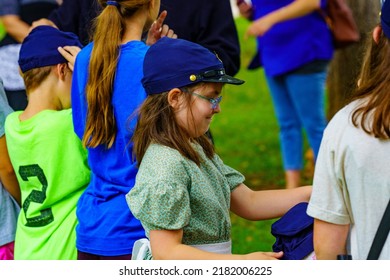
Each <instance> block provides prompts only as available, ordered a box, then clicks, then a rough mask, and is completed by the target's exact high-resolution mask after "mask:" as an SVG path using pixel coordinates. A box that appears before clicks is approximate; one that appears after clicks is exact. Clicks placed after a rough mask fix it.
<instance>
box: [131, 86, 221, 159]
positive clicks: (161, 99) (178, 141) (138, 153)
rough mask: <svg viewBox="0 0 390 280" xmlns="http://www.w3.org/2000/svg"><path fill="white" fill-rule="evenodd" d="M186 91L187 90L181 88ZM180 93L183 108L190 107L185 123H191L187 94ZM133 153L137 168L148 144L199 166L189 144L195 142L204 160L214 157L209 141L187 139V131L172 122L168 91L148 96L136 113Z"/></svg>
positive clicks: (202, 138)
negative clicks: (161, 146)
mask: <svg viewBox="0 0 390 280" xmlns="http://www.w3.org/2000/svg"><path fill="white" fill-rule="evenodd" d="M185 90H187V89H185ZM182 94H184V96H185V98H184V100H185V102H186V106H188V107H189V108H190V110H189V112H190V114H189V116H188V118H189V121H191V120H193V115H192V110H191V103H192V102H193V98H192V96H191V95H190V94H185V93H182ZM132 141H133V144H134V146H133V154H134V156H135V158H136V160H137V164H138V165H140V164H141V161H142V158H143V157H144V155H145V152H146V150H147V148H148V147H149V145H150V144H152V143H156V144H160V145H164V146H167V147H170V148H172V149H175V150H177V151H179V152H180V154H181V155H183V156H184V157H186V158H188V159H189V160H192V161H193V162H195V163H196V164H197V165H200V163H201V158H200V156H199V154H198V152H197V151H196V150H195V149H194V148H193V146H192V145H191V143H192V142H195V143H198V144H199V145H200V146H201V147H202V148H203V150H204V152H205V154H206V156H207V157H208V158H210V159H211V158H212V157H213V156H214V146H213V145H212V143H211V141H210V140H209V139H208V138H207V137H206V136H205V135H202V136H200V137H197V138H191V137H190V136H189V134H188V132H187V131H186V130H185V129H183V128H182V127H180V126H179V125H178V123H177V121H176V118H175V114H174V110H173V108H172V107H171V106H170V105H169V103H168V92H165V93H161V94H154V95H149V96H148V97H147V98H146V100H145V101H144V103H143V104H142V105H141V107H140V109H139V110H138V121H137V125H136V127H135V131H134V134H133V138H132Z"/></svg>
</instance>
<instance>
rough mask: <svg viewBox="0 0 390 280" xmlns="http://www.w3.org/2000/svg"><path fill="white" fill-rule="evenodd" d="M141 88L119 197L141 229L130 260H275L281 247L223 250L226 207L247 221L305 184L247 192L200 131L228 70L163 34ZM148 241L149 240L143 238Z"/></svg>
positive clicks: (267, 213) (283, 206)
mask: <svg viewBox="0 0 390 280" xmlns="http://www.w3.org/2000/svg"><path fill="white" fill-rule="evenodd" d="M143 71H144V77H143V79H142V83H143V86H144V87H145V90H146V93H147V94H148V97H147V99H146V100H145V102H144V103H143V104H142V106H141V108H140V109H139V115H138V122H137V126H136V129H135V132H134V136H133V141H134V142H133V143H134V154H135V158H136V160H137V162H138V164H139V171H138V174H137V177H136V183H135V186H134V188H133V189H132V190H131V191H130V192H129V193H128V194H127V197H126V198H127V202H128V205H129V207H130V209H131V212H132V213H133V214H134V216H135V217H136V218H137V219H139V220H140V221H141V223H142V225H143V227H144V228H145V231H146V235H147V238H148V239H143V240H139V241H138V242H137V243H136V245H135V249H134V250H133V257H134V258H135V259H144V258H146V259H148V258H153V259H278V258H281V257H282V255H283V253H282V252H275V253H274V252H268V253H264V252H256V253H251V254H247V255H232V253H231V238H230V230H231V222H230V216H229V215H230V212H229V210H231V211H232V212H233V213H235V214H237V215H239V216H241V217H243V218H246V219H250V220H262V219H271V218H275V217H280V216H282V215H283V214H284V213H285V212H286V211H287V210H288V209H289V208H291V207H292V206H293V205H295V204H296V203H298V202H301V201H308V199H309V196H310V192H311V187H301V188H298V189H294V190H270V191H258V192H255V191H252V190H250V189H249V188H248V187H247V186H246V185H245V184H244V183H243V182H244V180H245V178H244V176H243V175H242V174H240V173H239V172H238V171H236V170H234V169H232V168H231V167H229V166H227V165H225V164H224V163H223V162H222V160H221V159H220V158H219V157H218V155H217V154H216V153H215V151H214V147H213V145H212V143H211V142H210V140H209V139H208V138H207V137H206V136H205V135H204V134H205V132H206V131H207V130H208V129H209V126H210V123H211V121H212V119H213V117H214V115H215V114H217V113H219V112H220V110H221V108H220V106H219V104H220V102H221V100H222V95H221V91H222V87H223V85H224V84H236V85H238V84H242V83H243V82H244V81H242V80H239V79H236V78H233V77H231V76H228V75H227V74H226V73H225V69H224V67H223V64H222V62H221V61H220V60H219V58H218V57H217V56H216V55H214V54H213V53H211V52H210V51H209V50H207V49H205V48H204V47H202V46H200V45H198V44H195V43H192V42H189V41H186V40H181V39H176V40H174V39H169V38H163V39H161V40H160V41H158V42H157V43H156V44H155V45H153V46H151V47H150V49H149V50H148V52H147V53H146V56H145V61H144V65H143ZM149 241H150V244H149Z"/></svg>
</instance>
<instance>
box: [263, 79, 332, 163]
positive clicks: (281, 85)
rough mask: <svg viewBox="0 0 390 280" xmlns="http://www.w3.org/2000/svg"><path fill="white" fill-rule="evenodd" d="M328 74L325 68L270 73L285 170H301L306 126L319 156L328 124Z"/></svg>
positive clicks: (308, 135)
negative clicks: (326, 113)
mask: <svg viewBox="0 0 390 280" xmlns="http://www.w3.org/2000/svg"><path fill="white" fill-rule="evenodd" d="M326 75H327V73H326V71H323V72H316V73H304V74H302V73H299V74H297V73H295V74H294V73H289V74H286V75H282V76H278V77H269V76H267V82H268V86H269V89H270V91H271V95H272V99H273V103H274V107H275V113H276V117H277V119H278V123H279V128H280V141H281V149H282V157H283V165H284V169H285V170H301V169H302V166H303V131H302V130H303V129H304V130H305V132H306V135H307V137H308V142H309V145H310V147H311V148H312V150H313V152H314V156H315V158H317V155H318V149H319V147H320V143H321V139H322V134H323V131H324V129H325V126H326V123H327V120H326V117H325V106H324V97H325V81H326Z"/></svg>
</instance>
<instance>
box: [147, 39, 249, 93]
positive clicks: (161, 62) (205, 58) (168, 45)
mask: <svg viewBox="0 0 390 280" xmlns="http://www.w3.org/2000/svg"><path fill="white" fill-rule="evenodd" d="M143 72H144V77H143V78H142V85H143V86H144V88H145V91H146V93H147V94H148V95H151V94H158V93H162V92H166V91H169V90H171V89H173V88H180V87H184V86H188V85H192V84H197V83H200V82H215V83H225V84H233V85H240V84H243V83H244V81H243V80H240V79H237V78H234V77H231V76H229V75H227V74H226V73H225V69H224V67H223V64H222V61H221V60H220V59H219V58H218V56H217V55H215V54H214V53H212V52H211V51H209V50H208V49H206V48H204V47H202V46H201V45H199V44H196V43H193V42H190V41H187V40H183V39H172V38H168V37H163V38H161V39H160V40H158V41H157V42H156V43H155V44H154V45H152V46H151V47H150V48H149V50H148V51H147V52H146V55H145V59H144V65H143Z"/></svg>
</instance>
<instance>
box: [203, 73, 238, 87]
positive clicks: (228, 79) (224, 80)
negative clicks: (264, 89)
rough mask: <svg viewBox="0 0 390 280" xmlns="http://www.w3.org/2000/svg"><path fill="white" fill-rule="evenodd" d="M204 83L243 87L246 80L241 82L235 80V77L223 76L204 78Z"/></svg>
mask: <svg viewBox="0 0 390 280" xmlns="http://www.w3.org/2000/svg"><path fill="white" fill-rule="evenodd" d="M202 82H212V83H224V84H232V85H242V84H243V83H245V81H244V80H240V79H237V78H234V77H232V76H229V75H223V76H220V77H218V78H215V77H210V78H208V77H207V78H206V77H204V78H203V79H202Z"/></svg>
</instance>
